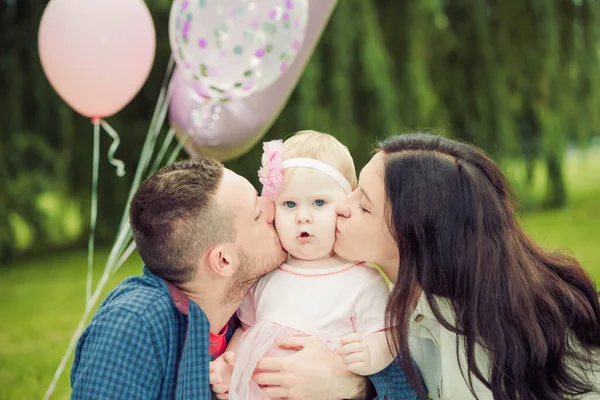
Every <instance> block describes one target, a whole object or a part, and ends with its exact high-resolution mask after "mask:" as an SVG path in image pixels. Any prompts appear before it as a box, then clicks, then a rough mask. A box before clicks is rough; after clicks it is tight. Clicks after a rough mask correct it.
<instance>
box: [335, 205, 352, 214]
mask: <svg viewBox="0 0 600 400" xmlns="http://www.w3.org/2000/svg"><path fill="white" fill-rule="evenodd" d="M335 212H336V213H337V215H339V216H340V217H344V218H350V207H349V206H348V205H347V204H346V203H345V202H342V203H339V204H338V205H337V206H336V207H335Z"/></svg>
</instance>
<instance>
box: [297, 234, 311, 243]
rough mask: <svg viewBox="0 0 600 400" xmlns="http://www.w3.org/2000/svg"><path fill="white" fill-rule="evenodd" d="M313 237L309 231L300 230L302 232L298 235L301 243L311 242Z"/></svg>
mask: <svg viewBox="0 0 600 400" xmlns="http://www.w3.org/2000/svg"><path fill="white" fill-rule="evenodd" d="M312 239H313V237H312V235H311V234H310V233H308V232H300V234H299V235H298V236H297V237H296V240H298V242H300V243H309V242H311V241H312Z"/></svg>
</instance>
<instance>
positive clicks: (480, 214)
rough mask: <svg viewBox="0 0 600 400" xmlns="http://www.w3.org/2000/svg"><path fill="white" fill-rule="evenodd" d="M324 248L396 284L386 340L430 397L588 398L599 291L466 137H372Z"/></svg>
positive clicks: (597, 348)
mask: <svg viewBox="0 0 600 400" xmlns="http://www.w3.org/2000/svg"><path fill="white" fill-rule="evenodd" d="M338 214H339V216H340V218H338V233H337V241H336V245H335V248H334V250H335V251H336V252H337V253H338V254H339V255H340V256H342V257H345V258H347V259H356V260H371V261H373V262H375V263H377V264H378V265H379V266H380V267H381V268H382V270H383V271H384V272H385V273H386V275H387V276H388V277H389V278H390V279H391V281H392V282H394V283H395V286H394V288H393V290H392V294H391V297H390V300H389V302H388V306H387V309H386V318H387V321H388V326H391V327H392V329H391V337H390V345H391V346H393V348H395V350H397V351H398V353H399V354H402V355H404V356H403V357H401V358H400V363H401V366H402V368H403V369H404V371H405V372H406V374H407V376H408V377H409V379H410V381H411V383H412V384H413V387H418V388H421V395H425V392H424V389H423V388H422V386H421V385H420V380H419V376H418V372H417V370H416V368H415V367H414V365H413V364H412V363H411V362H410V360H411V358H412V359H414V360H415V362H416V364H417V366H418V367H419V369H420V370H421V372H422V375H423V379H424V381H425V384H426V386H427V389H428V390H429V393H430V395H431V396H432V397H433V398H436V399H438V398H441V399H457V400H464V399H469V398H479V399H488V398H494V399H497V400H498V399H507V400H508V399H510V400H515V399H519V400H529V399H550V400H553V399H557V400H558V399H568V398H580V397H582V395H585V396H584V398H585V399H586V400H587V399H592V398H594V399H595V398H600V392H598V390H599V388H600V385H599V381H600V373H599V371H598V369H599V368H600V367H599V366H600V359H599V358H598V356H599V354H600V304H599V301H598V293H597V291H596V288H595V286H594V284H593V282H592V281H591V279H590V277H589V276H588V275H586V273H585V272H584V270H583V268H582V267H581V265H580V264H579V263H578V262H577V261H576V260H575V259H573V258H571V257H568V256H564V255H560V254H556V253H549V252H547V251H545V250H543V249H542V248H541V247H539V246H538V245H536V244H535V243H533V241H532V240H531V239H530V238H529V237H528V236H527V235H526V234H525V233H524V232H523V231H522V229H521V228H520V227H519V225H518V223H517V220H516V217H515V212H514V208H513V202H512V197H511V191H510V188H509V186H508V184H507V182H506V179H505V178H504V176H503V175H502V173H501V171H500V169H499V168H498V166H497V165H496V164H494V162H493V161H492V160H491V159H489V158H488V157H487V156H485V155H484V154H483V153H482V152H481V151H479V150H478V149H476V148H474V147H471V146H468V145H466V144H462V143H458V142H455V141H452V140H448V139H444V138H441V137H436V136H431V135H423V134H412V135H403V136H396V137H392V138H390V139H388V140H386V141H384V142H383V143H381V145H380V148H379V152H378V153H377V154H376V155H375V156H374V157H373V159H372V160H371V161H370V162H369V163H368V164H367V165H366V166H365V168H364V169H363V170H362V173H361V175H360V182H359V188H358V189H357V190H356V191H355V192H353V193H352V194H351V195H349V196H348V198H347V199H346V200H345V202H344V203H343V204H342V205H341V206H339V207H338Z"/></svg>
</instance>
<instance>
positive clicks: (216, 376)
mask: <svg viewBox="0 0 600 400" xmlns="http://www.w3.org/2000/svg"><path fill="white" fill-rule="evenodd" d="M234 365H235V354H234V353H232V352H231V351H226V352H225V353H223V354H222V355H221V356H220V357H219V358H217V359H216V360H215V361H211V362H210V363H209V372H210V375H209V377H210V387H211V389H212V391H213V392H215V396H216V397H217V399H228V398H229V384H230V383H231V374H232V373H233V366H234Z"/></svg>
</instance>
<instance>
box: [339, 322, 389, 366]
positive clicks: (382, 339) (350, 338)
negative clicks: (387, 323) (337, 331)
mask: <svg viewBox="0 0 600 400" xmlns="http://www.w3.org/2000/svg"><path fill="white" fill-rule="evenodd" d="M338 352H339V354H340V355H341V356H342V357H343V358H344V362H345V363H346V365H347V366H348V369H349V370H350V371H352V372H354V373H355V374H358V375H365V376H366V375H373V374H375V373H377V372H379V371H381V370H383V369H384V368H385V367H387V366H388V365H390V364H391V363H392V361H394V358H395V357H394V355H393V354H392V352H391V351H390V349H389V346H388V343H387V339H386V332H385V331H380V332H375V333H373V334H371V335H369V336H367V337H365V338H361V336H360V335H359V334H358V333H352V334H350V335H347V336H345V337H343V338H342V340H341V347H340V349H339V350H338Z"/></svg>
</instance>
